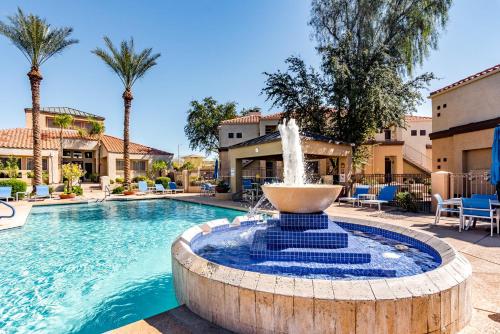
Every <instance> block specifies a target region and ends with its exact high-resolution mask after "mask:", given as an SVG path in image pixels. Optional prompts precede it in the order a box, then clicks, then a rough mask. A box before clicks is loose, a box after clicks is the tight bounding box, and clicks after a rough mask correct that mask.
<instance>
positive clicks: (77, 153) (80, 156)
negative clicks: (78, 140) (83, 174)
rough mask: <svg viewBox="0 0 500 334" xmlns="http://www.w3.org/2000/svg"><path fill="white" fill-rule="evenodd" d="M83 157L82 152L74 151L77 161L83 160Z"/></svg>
mask: <svg viewBox="0 0 500 334" xmlns="http://www.w3.org/2000/svg"><path fill="white" fill-rule="evenodd" d="M82 157H83V154H82V152H80V151H74V152H73V158H75V159H81V158H82Z"/></svg>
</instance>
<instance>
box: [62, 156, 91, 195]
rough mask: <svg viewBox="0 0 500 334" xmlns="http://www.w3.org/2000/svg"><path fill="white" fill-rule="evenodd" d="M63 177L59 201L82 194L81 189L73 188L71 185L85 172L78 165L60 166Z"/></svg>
mask: <svg viewBox="0 0 500 334" xmlns="http://www.w3.org/2000/svg"><path fill="white" fill-rule="evenodd" d="M62 172H63V177H64V178H65V179H66V182H65V186H64V192H63V193H62V194H60V195H59V198H61V199H68V198H75V197H76V195H81V194H82V193H83V191H82V188H81V187H79V186H73V183H74V182H75V181H76V180H78V179H79V178H81V177H82V176H83V175H84V174H85V172H84V171H83V170H82V168H81V167H80V165H78V164H72V163H69V164H65V165H63V166H62Z"/></svg>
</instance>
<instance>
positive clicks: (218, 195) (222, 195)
mask: <svg viewBox="0 0 500 334" xmlns="http://www.w3.org/2000/svg"><path fill="white" fill-rule="evenodd" d="M215 198H217V199H220V200H222V201H230V200H232V199H233V194H231V193H215Z"/></svg>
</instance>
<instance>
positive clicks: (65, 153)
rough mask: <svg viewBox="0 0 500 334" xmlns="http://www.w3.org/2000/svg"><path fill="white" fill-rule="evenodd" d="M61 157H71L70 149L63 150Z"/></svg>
mask: <svg viewBox="0 0 500 334" xmlns="http://www.w3.org/2000/svg"><path fill="white" fill-rule="evenodd" d="M63 158H71V151H68V150H63Z"/></svg>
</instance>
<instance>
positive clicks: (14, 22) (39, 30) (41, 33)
mask: <svg viewBox="0 0 500 334" xmlns="http://www.w3.org/2000/svg"><path fill="white" fill-rule="evenodd" d="M8 19H9V24H7V23H4V22H1V21H0V34H1V35H4V36H5V37H7V38H8V39H9V40H10V41H11V42H12V44H14V46H16V47H17V48H18V49H19V50H20V51H21V53H22V54H23V55H24V56H25V57H26V59H28V61H29V62H30V63H31V66H33V67H37V68H38V67H39V66H40V65H42V64H43V63H44V62H46V61H47V60H48V59H50V58H51V57H52V56H54V55H56V54H58V53H61V52H62V51H63V50H64V49H66V48H67V47H69V46H70V45H72V44H76V43H78V40H77V39H71V38H69V37H70V35H71V34H72V33H73V29H72V28H69V27H63V28H51V25H50V24H48V23H47V21H46V20H45V19H42V18H40V17H39V16H37V15H33V14H28V15H25V14H24V13H23V11H22V10H21V9H20V8H18V11H17V14H16V15H14V16H10V17H8Z"/></svg>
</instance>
